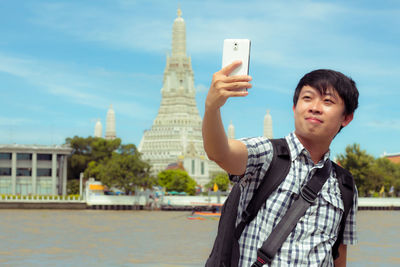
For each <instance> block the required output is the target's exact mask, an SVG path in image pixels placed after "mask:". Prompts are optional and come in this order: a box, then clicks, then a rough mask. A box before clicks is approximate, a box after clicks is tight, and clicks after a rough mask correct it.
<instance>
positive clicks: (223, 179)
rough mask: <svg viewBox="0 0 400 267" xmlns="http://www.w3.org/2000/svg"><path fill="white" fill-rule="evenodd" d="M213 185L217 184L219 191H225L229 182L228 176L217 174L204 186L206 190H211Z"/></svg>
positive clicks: (224, 173) (222, 173) (223, 173)
mask: <svg viewBox="0 0 400 267" xmlns="http://www.w3.org/2000/svg"><path fill="white" fill-rule="evenodd" d="M214 184H217V186H218V189H219V190H220V191H227V190H228V188H229V184H231V181H230V180H229V177H228V174H227V173H226V172H221V173H217V174H215V175H214V177H213V178H211V181H210V182H209V183H207V184H206V186H205V187H206V188H213V187H214Z"/></svg>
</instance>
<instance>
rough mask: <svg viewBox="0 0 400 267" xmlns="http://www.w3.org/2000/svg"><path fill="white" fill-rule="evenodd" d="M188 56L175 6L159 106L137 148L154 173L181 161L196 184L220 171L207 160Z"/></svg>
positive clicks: (180, 21)
mask: <svg viewBox="0 0 400 267" xmlns="http://www.w3.org/2000/svg"><path fill="white" fill-rule="evenodd" d="M195 94H196V90H195V87H194V74H193V70H192V64H191V59H190V57H188V56H187V55H186V27H185V21H184V20H183V18H182V12H181V10H180V9H178V17H177V18H176V19H175V21H174V24H173V29H172V53H171V55H168V56H167V62H166V67H165V71H164V80H163V87H162V89H161V95H162V99H161V105H160V108H159V110H158V115H157V117H156V118H155V120H154V122H153V125H152V127H151V129H149V130H147V131H145V132H144V134H143V137H142V140H141V142H140V144H139V147H138V149H139V151H140V152H141V153H142V157H143V159H145V160H149V161H150V163H151V164H152V166H153V168H152V169H153V172H154V174H157V173H158V172H160V171H163V170H165V168H166V167H167V166H168V164H170V163H174V162H177V161H182V162H183V166H184V168H185V169H186V171H187V172H188V173H189V175H190V176H191V177H192V178H194V179H195V180H196V181H197V183H199V184H201V185H204V184H206V183H208V182H209V179H210V174H212V173H213V172H220V171H222V169H220V168H219V167H218V166H217V165H216V164H215V163H214V162H212V161H210V160H208V159H207V156H206V153H205V151H204V148H203V138H202V134H201V123H202V121H201V117H200V115H199V111H198V109H197V105H196V100H195Z"/></svg>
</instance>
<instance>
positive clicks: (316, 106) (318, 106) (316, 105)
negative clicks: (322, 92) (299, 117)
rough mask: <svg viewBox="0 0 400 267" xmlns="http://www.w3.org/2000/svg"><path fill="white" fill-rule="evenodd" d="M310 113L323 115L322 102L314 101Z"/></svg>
mask: <svg viewBox="0 0 400 267" xmlns="http://www.w3.org/2000/svg"><path fill="white" fill-rule="evenodd" d="M309 111H310V112H311V113H322V101H319V100H314V101H312V102H311V103H310V107H309Z"/></svg>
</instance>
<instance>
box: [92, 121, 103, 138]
mask: <svg viewBox="0 0 400 267" xmlns="http://www.w3.org/2000/svg"><path fill="white" fill-rule="evenodd" d="M102 135H103V125H102V124H101V121H100V119H97V122H96V125H95V126H94V137H102Z"/></svg>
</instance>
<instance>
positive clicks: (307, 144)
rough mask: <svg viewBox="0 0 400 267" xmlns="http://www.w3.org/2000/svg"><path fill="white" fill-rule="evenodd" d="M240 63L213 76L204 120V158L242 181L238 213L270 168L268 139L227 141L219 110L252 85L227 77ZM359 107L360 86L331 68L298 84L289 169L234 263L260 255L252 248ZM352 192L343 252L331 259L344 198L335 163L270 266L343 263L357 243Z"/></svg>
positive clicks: (243, 79)
mask: <svg viewBox="0 0 400 267" xmlns="http://www.w3.org/2000/svg"><path fill="white" fill-rule="evenodd" d="M240 64H241V62H240V61H238V62H234V63H232V64H231V65H229V66H227V67H225V68H223V69H222V70H220V71H218V72H216V73H215V74H214V75H213V80H212V83H211V87H210V89H209V92H208V95H207V99H206V108H205V113H204V118H203V140H204V148H205V151H206V153H207V155H208V157H209V158H210V159H211V160H213V161H215V162H216V163H217V164H218V165H219V166H221V168H223V169H224V170H226V171H227V172H228V173H229V174H231V176H230V177H231V179H232V180H234V181H237V182H240V184H241V198H240V203H239V207H238V218H240V216H241V212H242V211H243V210H244V209H245V208H246V206H247V204H248V203H249V201H250V199H251V197H252V196H253V193H254V192H255V190H256V188H257V187H258V185H259V184H260V181H261V179H262V178H263V177H264V174H265V172H266V171H267V170H268V167H269V164H270V162H271V159H272V154H273V149H272V145H271V142H270V141H269V140H268V139H266V138H262V137H260V138H245V139H242V140H232V139H228V138H227V137H226V135H225V131H224V126H223V124H222V120H221V114H220V108H221V107H222V106H223V105H224V104H225V102H226V100H227V99H228V98H230V97H244V96H246V95H247V94H248V92H247V91H243V90H240V89H243V88H248V89H249V88H251V83H250V81H251V79H252V78H251V77H250V76H231V77H230V76H229V74H230V73H231V72H232V71H233V70H234V69H235V68H237V67H238V66H239V65H240ZM357 106H358V90H357V88H356V86H355V83H354V81H353V80H351V79H350V78H348V77H347V76H345V75H343V74H342V73H339V72H336V71H332V70H316V71H313V72H311V73H309V74H306V75H305V76H304V77H303V78H302V79H301V80H300V82H299V84H298V86H297V88H296V90H295V94H294V97H293V112H294V119H295V131H294V132H292V133H290V134H289V135H288V136H287V137H286V141H287V143H288V146H289V150H290V156H291V167H290V170H289V173H288V175H287V177H286V178H285V180H284V181H283V182H282V184H281V185H280V186H279V187H278V189H277V190H275V191H274V192H273V193H272V194H271V195H270V196H269V198H268V199H267V201H266V204H265V205H263V206H262V207H261V209H260V210H259V212H258V213H257V216H256V218H254V219H253V220H252V221H251V222H250V223H249V224H248V225H247V226H246V227H245V229H244V231H243V233H242V235H241V236H240V239H239V247H240V257H239V266H246V267H247V266H250V265H251V264H252V263H254V262H255V261H256V259H257V249H258V248H259V247H261V246H262V244H263V242H264V241H265V240H266V239H267V238H268V236H269V234H270V233H271V232H272V229H273V227H274V226H275V225H276V224H277V223H278V222H279V221H280V219H281V218H282V216H283V215H284V214H285V213H286V211H287V210H288V208H289V207H290V205H291V204H292V203H293V201H294V198H295V197H294V196H295V195H297V194H299V192H300V189H301V187H302V185H304V184H305V183H306V182H307V181H308V180H309V179H310V178H311V176H312V175H313V174H314V173H315V171H316V170H317V169H318V168H322V167H323V165H324V163H325V161H327V160H329V146H330V144H331V142H332V140H333V138H334V137H335V136H336V134H337V133H338V132H339V131H340V130H341V129H342V128H343V127H345V126H347V125H348V124H349V123H350V122H351V121H352V119H353V114H354V111H355V109H356V108H357ZM356 210H357V193H355V195H354V201H353V207H352V209H351V210H350V212H349V215H348V216H347V220H346V227H345V231H344V235H343V242H342V244H341V245H340V246H339V253H340V256H339V257H338V258H337V259H336V260H334V259H333V257H332V246H333V244H334V243H335V241H336V238H337V235H338V230H339V224H340V220H341V216H342V214H343V201H342V200H341V195H340V189H339V186H338V182H337V179H336V173H335V171H334V170H333V169H332V171H331V173H330V176H329V177H328V179H327V181H326V183H325V184H324V186H323V187H322V189H321V191H320V194H319V195H318V197H317V199H316V202H315V203H313V204H312V205H311V206H310V208H309V209H308V210H307V211H306V213H305V215H304V216H303V217H302V218H301V219H300V220H299V221H298V223H297V225H296V227H295V228H294V230H293V231H292V233H291V234H290V235H289V237H288V238H287V240H286V241H285V242H284V243H283V245H282V247H281V249H280V250H279V251H278V252H277V254H276V255H275V257H274V259H273V261H272V263H271V266H333V265H335V266H346V251H347V247H346V245H348V244H355V243H356V241H357V240H356V235H355V234H356V232H355V212H356Z"/></svg>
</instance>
